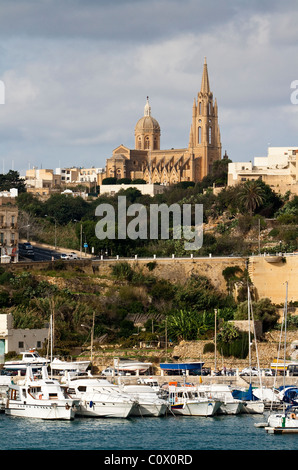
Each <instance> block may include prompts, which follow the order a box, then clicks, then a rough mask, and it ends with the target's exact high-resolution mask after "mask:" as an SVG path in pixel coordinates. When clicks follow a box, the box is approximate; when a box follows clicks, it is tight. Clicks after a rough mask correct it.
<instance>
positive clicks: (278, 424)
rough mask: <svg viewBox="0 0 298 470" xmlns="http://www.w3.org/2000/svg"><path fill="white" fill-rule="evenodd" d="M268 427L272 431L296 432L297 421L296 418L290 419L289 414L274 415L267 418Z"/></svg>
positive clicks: (297, 427)
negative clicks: (290, 430)
mask: <svg viewBox="0 0 298 470" xmlns="http://www.w3.org/2000/svg"><path fill="white" fill-rule="evenodd" d="M294 416H295V415H294ZM268 427H270V428H274V429H283V430H285V429H292V430H297V431H298V419H297V418H296V417H292V415H291V414H289V415H287V416H285V415H284V414H283V413H276V414H273V415H270V416H269V418H268Z"/></svg>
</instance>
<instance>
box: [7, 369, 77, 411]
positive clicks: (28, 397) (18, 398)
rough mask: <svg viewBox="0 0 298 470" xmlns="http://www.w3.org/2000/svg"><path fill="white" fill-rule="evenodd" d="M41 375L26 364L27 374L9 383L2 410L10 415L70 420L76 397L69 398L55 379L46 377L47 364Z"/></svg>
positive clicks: (74, 409) (75, 404) (75, 405)
mask: <svg viewBox="0 0 298 470" xmlns="http://www.w3.org/2000/svg"><path fill="white" fill-rule="evenodd" d="M41 373H42V376H41V378H40V377H37V376H34V375H33V372H32V368H31V366H27V371H26V376H25V378H24V379H23V380H19V381H18V383H16V384H14V383H11V384H10V385H9V387H8V392H7V400H6V404H5V413H6V414H7V415H10V416H20V417H25V418H40V419H63V420H72V419H74V417H75V412H76V407H77V406H78V404H79V400H75V399H72V398H71V397H70V396H69V395H67V394H66V392H65V389H64V388H63V387H62V386H61V385H60V383H59V382H58V380H53V379H49V377H48V374H47V370H46V367H45V366H43V367H42V371H41Z"/></svg>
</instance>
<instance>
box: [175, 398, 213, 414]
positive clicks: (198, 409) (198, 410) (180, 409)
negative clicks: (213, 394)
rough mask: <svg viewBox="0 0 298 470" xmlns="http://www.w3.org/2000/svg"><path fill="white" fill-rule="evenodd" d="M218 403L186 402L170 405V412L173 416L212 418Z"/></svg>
mask: <svg viewBox="0 0 298 470" xmlns="http://www.w3.org/2000/svg"><path fill="white" fill-rule="evenodd" d="M221 404H222V403H221V402H220V401H201V402H200V401H193V402H192V401H188V402H185V403H178V402H177V403H175V404H174V405H171V411H172V412H173V413H174V414H175V415H183V416H206V417H207V416H214V415H215V414H216V413H217V412H218V410H219V408H220V406H221Z"/></svg>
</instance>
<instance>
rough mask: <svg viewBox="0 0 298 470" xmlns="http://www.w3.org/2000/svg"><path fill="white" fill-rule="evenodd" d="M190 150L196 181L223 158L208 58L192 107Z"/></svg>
mask: <svg viewBox="0 0 298 470" xmlns="http://www.w3.org/2000/svg"><path fill="white" fill-rule="evenodd" d="M188 150H189V153H190V154H191V156H192V159H193V161H194V172H195V174H194V181H200V180H201V179H202V178H203V177H204V176H206V175H207V174H208V173H209V172H210V170H211V167H212V164H213V162H214V161H215V160H220V159H221V141H220V131H219V125H218V108H217V101H216V99H215V100H213V93H212V92H211V90H210V84H209V76H208V69H207V62H206V58H205V61H204V68H203V75H202V82H201V89H200V91H199V93H198V95H197V101H196V100H195V99H194V103H193V108H192V124H191V128H190V136H189V145H188Z"/></svg>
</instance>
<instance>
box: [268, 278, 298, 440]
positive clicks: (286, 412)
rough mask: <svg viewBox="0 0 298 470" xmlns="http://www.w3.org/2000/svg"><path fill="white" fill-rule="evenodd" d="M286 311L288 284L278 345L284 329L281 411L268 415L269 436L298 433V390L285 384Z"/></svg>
mask: <svg viewBox="0 0 298 470" xmlns="http://www.w3.org/2000/svg"><path fill="white" fill-rule="evenodd" d="M287 309H288V283H286V300H285V306H284V315H283V323H282V326H281V331H280V344H281V338H282V331H283V328H284V371H283V372H284V373H283V387H282V390H281V394H280V396H281V400H282V403H283V410H282V411H280V412H276V413H272V412H271V413H270V414H269V417H268V422H267V426H266V427H265V429H266V431H267V432H268V433H271V434H275V433H287V432H288V433H296V432H298V389H297V387H287V386H286V384H285V377H286V344H287V343H286V342H287Z"/></svg>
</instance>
